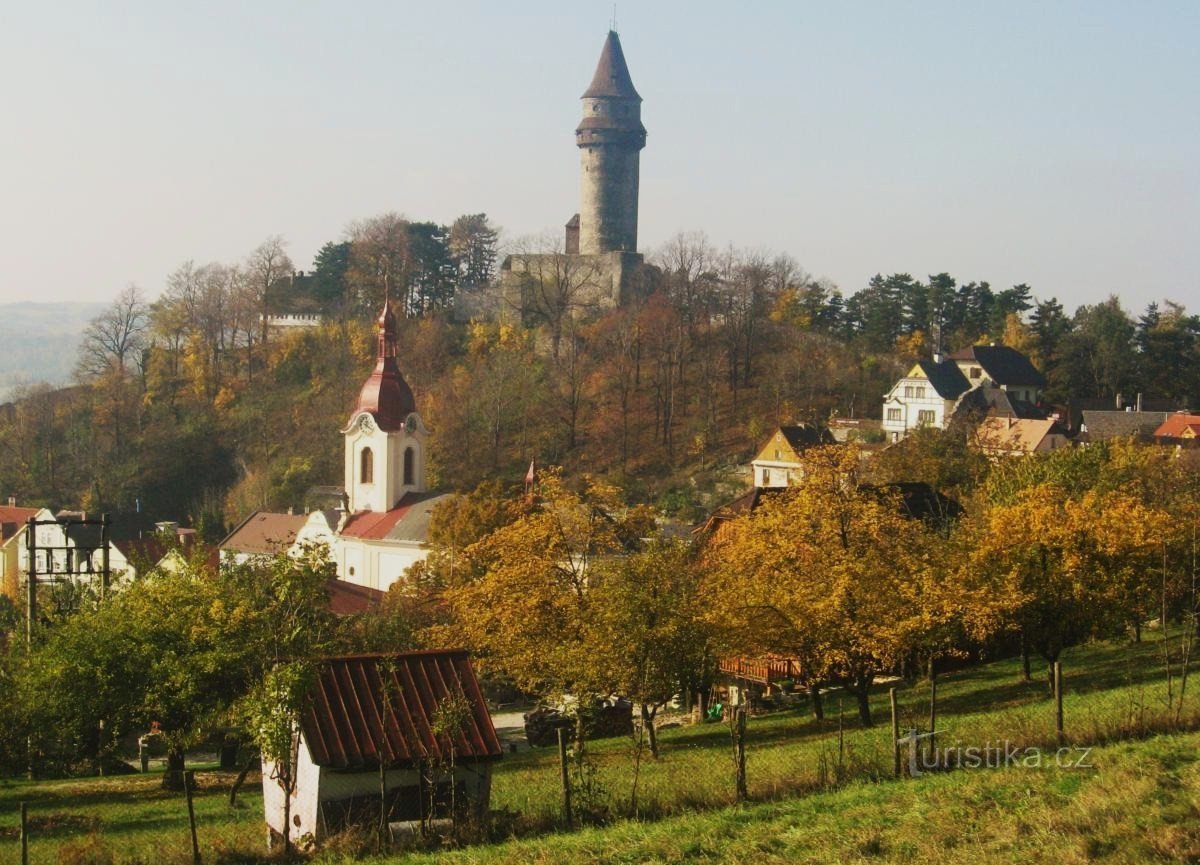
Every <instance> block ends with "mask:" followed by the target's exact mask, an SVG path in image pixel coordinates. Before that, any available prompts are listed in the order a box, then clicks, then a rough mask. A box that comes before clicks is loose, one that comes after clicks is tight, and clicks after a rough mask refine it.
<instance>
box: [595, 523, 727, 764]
mask: <svg viewBox="0 0 1200 865" xmlns="http://www.w3.org/2000/svg"><path fill="white" fill-rule="evenodd" d="M600 570H601V574H600V576H599V577H598V578H597V579H596V580H595V581H594V583H593V584H592V586H591V588H590V591H591V595H592V597H593V599H594V604H593V610H592V615H593V616H594V617H595V622H594V625H595V627H596V628H597V629H598V636H599V642H598V645H596V646H595V663H596V664H597V665H601V666H603V667H604V668H605V678H606V680H607V681H608V683H609V684H610V686H611V689H612V690H613V691H614V692H615V693H618V694H623V695H625V696H627V697H629V698H630V699H631V700H633V701H634V703H635V704H637V706H638V709H639V711H640V713H641V717H642V728H643V729H644V730H645V731H646V733H647V737H648V742H649V746H650V753H651V754H652V755H653V756H654V757H657V756H658V736H657V733H656V730H655V726H654V724H655V717H656V715H657V714H658V710H659V709H660V708H662V706H664V705H666V703H667V702H668V701H669V700H670V699H671V698H672V697H673V696H674V695H675V694H677V693H680V692H681V691H682V690H684V683H688V682H693V681H696V680H697V679H700V678H703V677H704V674H705V673H706V672H708V669H707V668H708V667H710V666H711V665H712V663H713V660H714V659H713V658H712V645H711V640H710V638H709V633H708V631H709V628H708V626H707V624H706V622H705V621H704V616H703V613H704V608H703V606H702V604H701V601H700V594H699V591H698V589H699V584H698V581H697V579H696V573H695V570H694V568H693V562H692V556H691V552H690V550H689V549H688V548H687V547H686V546H685V545H684V544H682V543H679V542H672V541H667V540H663V539H655V540H653V541H652V542H651V543H649V544H648V545H647V546H645V547H644V548H642V549H639V550H637V551H635V552H633V553H631V554H629V555H627V556H619V557H614V558H613V559H611V560H609V561H607V562H605V563H604V564H603V566H602V568H601V569H600Z"/></svg>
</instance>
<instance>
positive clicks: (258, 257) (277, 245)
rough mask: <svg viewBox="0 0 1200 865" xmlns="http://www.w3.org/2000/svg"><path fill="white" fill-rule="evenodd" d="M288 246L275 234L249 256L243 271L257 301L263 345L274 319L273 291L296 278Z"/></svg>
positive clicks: (247, 284) (251, 292) (246, 285)
mask: <svg viewBox="0 0 1200 865" xmlns="http://www.w3.org/2000/svg"><path fill="white" fill-rule="evenodd" d="M286 247H287V243H286V242H285V241H284V239H283V238H282V237H280V236H279V235H278V234H276V235H272V236H271V237H268V238H267V239H266V240H264V241H263V242H262V243H260V244H259V245H258V247H257V248H256V249H255V250H254V251H253V252H252V253H250V255H248V256H247V257H246V264H245V266H244V268H243V273H244V274H245V287H246V289H247V290H248V291H249V293H250V295H251V296H252V297H253V298H254V301H255V307H256V308H257V310H258V315H259V321H260V322H261V331H260V333H261V336H260V338H259V342H262V343H266V341H267V327H268V325H269V322H270V317H271V299H272V293H271V292H272V289H274V288H275V287H276V284H277V283H278V282H279V281H280V280H283V279H287V278H290V277H291V275H292V260H291V259H290V258H288V254H287V250H286Z"/></svg>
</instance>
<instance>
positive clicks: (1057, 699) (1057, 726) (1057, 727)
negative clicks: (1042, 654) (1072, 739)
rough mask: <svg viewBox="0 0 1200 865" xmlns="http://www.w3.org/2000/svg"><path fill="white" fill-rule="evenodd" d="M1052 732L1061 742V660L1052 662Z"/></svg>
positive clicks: (1062, 737) (1059, 742)
mask: <svg viewBox="0 0 1200 865" xmlns="http://www.w3.org/2000/svg"><path fill="white" fill-rule="evenodd" d="M1054 732H1055V734H1056V735H1057V736H1058V744H1060V745H1061V744H1062V743H1063V739H1064V738H1065V735H1064V733H1063V694H1062V661H1055V662H1054Z"/></svg>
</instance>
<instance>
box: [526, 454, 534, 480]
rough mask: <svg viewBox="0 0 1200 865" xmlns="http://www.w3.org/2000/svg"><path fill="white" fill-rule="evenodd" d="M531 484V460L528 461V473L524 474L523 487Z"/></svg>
mask: <svg viewBox="0 0 1200 865" xmlns="http://www.w3.org/2000/svg"><path fill="white" fill-rule="evenodd" d="M532 483H533V460H530V461H529V471H527V472H525V486H530V485H531V484H532Z"/></svg>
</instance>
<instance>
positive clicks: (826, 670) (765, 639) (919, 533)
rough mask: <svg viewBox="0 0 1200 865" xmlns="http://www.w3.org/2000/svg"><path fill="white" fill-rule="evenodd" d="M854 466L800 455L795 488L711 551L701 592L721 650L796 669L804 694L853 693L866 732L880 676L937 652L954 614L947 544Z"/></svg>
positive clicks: (843, 456)
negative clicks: (790, 660) (789, 660)
mask: <svg viewBox="0 0 1200 865" xmlns="http://www.w3.org/2000/svg"><path fill="white" fill-rule="evenodd" d="M858 466H859V455H858V451H857V449H856V448H854V447H847V448H839V447H828V448H816V449H812V450H809V451H807V452H806V453H805V469H804V477H803V480H802V481H801V482H800V483H799V484H798V485H797V486H795V487H792V488H789V489H787V490H785V491H783V492H781V493H780V494H779V495H777V496H775V497H773V498H770V499H768V500H767V501H766V502H764V504H763V505H762V506H761V507H760V508H759V509H758V510H756V511H754V512H753V513H751V514H749V515H747V516H745V517H742V518H740V519H738V520H736V521H734V522H733V523H732V524H730V526H729V528H728V530H726V531H724V532H722V534H721V536H720V538H719V539H717V540H715V542H714V545H713V547H712V548H711V549H710V550H709V551H708V553H707V554H706V556H705V561H706V562H707V573H706V588H707V598H708V601H709V607H710V610H711V616H712V618H713V623H714V624H715V625H717V626H719V627H721V629H722V635H723V638H724V645H725V647H726V648H727V649H728V650H730V651H732V652H738V653H742V654H750V655H753V654H759V653H764V652H769V653H782V654H787V655H790V656H794V657H796V658H798V659H799V661H800V664H801V667H802V669H803V671H804V675H805V678H806V679H807V681H808V684H810V685H813V684H816V683H819V682H838V683H841V684H843V685H844V686H845V687H846V688H847V690H849V691H850V692H851V693H853V694H854V696H855V698H856V700H857V702H858V711H859V717H860V719H861V721H862V722H863V724H864V725H869V724H870V723H871V712H870V704H869V702H868V695H869V690H870V687H871V684H872V682H873V681H874V679H875V677H876V675H878V674H879V673H880V672H881V671H884V670H887V669H892V668H895V667H897V666H898V665H899V664H900V662H901V661H902V660H903V659H904V658H905V657H907V656H908V655H909V654H910V653H912V652H914V651H919V650H920V649H922V648H923V647H924V648H925V649H927V650H933V648H932V647H934V646H938V645H941V644H942V643H943V642H944V641H943V639H942V637H941V634H942V632H943V631H944V630H945V628H946V626H947V623H948V622H950V621H952V619H953V618H954V615H955V607H954V600H953V599H954V592H952V591H951V590H950V586H949V584H948V574H949V573H951V572H952V571H951V570H950V569H947V568H945V567H944V566H943V564H942V562H941V555H942V552H943V550H944V546H943V544H944V540H943V539H942V537H941V536H940V535H939V534H938V533H937V532H935V531H933V530H932V529H931V528H929V527H928V526H926V525H925V524H924V523H923V522H922V521H920V520H917V519H913V518H911V517H910V516H908V515H906V514H905V512H904V508H903V505H902V503H901V501H900V498H899V493H898V492H897V491H896V490H895V489H894V488H890V487H870V486H864V485H860V484H859V483H858ZM938 651H940V649H939V650H938Z"/></svg>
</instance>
